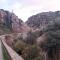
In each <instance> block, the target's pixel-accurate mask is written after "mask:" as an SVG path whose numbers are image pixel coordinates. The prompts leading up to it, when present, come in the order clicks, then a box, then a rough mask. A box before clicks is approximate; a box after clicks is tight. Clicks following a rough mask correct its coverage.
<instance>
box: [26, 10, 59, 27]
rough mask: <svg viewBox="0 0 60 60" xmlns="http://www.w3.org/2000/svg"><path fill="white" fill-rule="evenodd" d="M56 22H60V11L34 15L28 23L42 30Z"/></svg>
mask: <svg viewBox="0 0 60 60" xmlns="http://www.w3.org/2000/svg"><path fill="white" fill-rule="evenodd" d="M55 20H60V11H55V12H51V11H50V12H43V13H39V14H36V15H33V16H31V17H29V18H28V20H27V21H26V23H27V25H29V26H30V27H34V28H40V27H43V26H45V25H48V24H49V23H53V22H55Z"/></svg>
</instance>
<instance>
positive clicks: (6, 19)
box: [0, 9, 29, 32]
mask: <svg viewBox="0 0 60 60" xmlns="http://www.w3.org/2000/svg"><path fill="white" fill-rule="evenodd" d="M0 25H4V26H5V27H7V28H8V29H10V30H11V31H13V32H26V31H28V29H29V27H28V26H27V25H26V24H24V22H23V21H22V20H21V19H19V18H18V16H16V15H15V14H14V13H13V12H9V11H5V10H3V9H0Z"/></svg>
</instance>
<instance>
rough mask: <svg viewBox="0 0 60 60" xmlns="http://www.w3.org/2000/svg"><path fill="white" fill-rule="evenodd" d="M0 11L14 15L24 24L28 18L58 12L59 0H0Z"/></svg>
mask: <svg viewBox="0 0 60 60" xmlns="http://www.w3.org/2000/svg"><path fill="white" fill-rule="evenodd" d="M0 9H4V10H8V11H10V12H12V10H13V13H15V14H16V15H17V16H18V17H19V18H21V19H22V20H23V21H24V22H25V21H26V20H27V19H28V17H30V16H32V15H35V14H38V13H41V12H48V11H57V10H59V11H60V0H0Z"/></svg>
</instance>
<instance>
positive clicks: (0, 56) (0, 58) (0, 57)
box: [0, 40, 3, 60]
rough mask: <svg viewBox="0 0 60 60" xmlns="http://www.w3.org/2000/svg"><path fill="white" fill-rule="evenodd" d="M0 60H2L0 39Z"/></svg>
mask: <svg viewBox="0 0 60 60" xmlns="http://www.w3.org/2000/svg"><path fill="white" fill-rule="evenodd" d="M0 60H3V54H2V46H1V40H0Z"/></svg>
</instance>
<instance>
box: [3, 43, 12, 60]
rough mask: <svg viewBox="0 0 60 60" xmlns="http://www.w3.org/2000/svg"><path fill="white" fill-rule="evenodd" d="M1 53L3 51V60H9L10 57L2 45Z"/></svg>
mask: <svg viewBox="0 0 60 60" xmlns="http://www.w3.org/2000/svg"><path fill="white" fill-rule="evenodd" d="M2 51H3V59H4V60H11V59H10V56H9V55H8V52H7V50H6V48H5V47H4V45H3V44H2Z"/></svg>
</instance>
